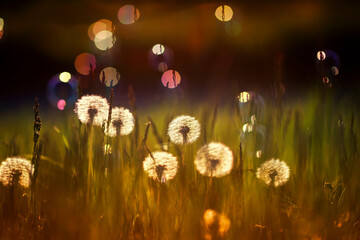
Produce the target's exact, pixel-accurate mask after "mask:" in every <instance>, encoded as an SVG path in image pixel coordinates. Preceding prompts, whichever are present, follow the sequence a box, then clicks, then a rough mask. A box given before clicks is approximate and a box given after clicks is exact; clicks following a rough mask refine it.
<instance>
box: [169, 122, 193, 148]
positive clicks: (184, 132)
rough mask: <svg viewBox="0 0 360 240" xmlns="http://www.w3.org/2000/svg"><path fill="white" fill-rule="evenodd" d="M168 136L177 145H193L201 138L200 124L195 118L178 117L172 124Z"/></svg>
mask: <svg viewBox="0 0 360 240" xmlns="http://www.w3.org/2000/svg"><path fill="white" fill-rule="evenodd" d="M168 135H169V137H170V141H171V142H173V143H175V144H188V143H193V142H195V141H196V140H197V139H198V138H199V136H200V123H199V121H198V120H196V119H195V118H194V117H190V116H186V115H181V116H178V117H176V118H174V119H173V120H172V121H171V122H170V124H169V128H168Z"/></svg>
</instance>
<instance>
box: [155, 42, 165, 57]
mask: <svg viewBox="0 0 360 240" xmlns="http://www.w3.org/2000/svg"><path fill="white" fill-rule="evenodd" d="M152 52H153V53H154V54H155V55H161V54H163V53H164V52H165V47H164V45H162V44H155V45H154V46H153V48H152Z"/></svg>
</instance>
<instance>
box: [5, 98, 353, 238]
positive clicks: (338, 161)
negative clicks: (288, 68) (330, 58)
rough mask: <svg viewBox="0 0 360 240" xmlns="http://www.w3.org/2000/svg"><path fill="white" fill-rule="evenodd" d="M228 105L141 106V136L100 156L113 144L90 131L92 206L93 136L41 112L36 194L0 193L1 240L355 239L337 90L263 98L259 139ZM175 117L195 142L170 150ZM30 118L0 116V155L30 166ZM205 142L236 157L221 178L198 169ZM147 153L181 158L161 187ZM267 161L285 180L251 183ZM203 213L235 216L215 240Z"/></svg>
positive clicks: (347, 139)
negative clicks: (286, 170)
mask: <svg viewBox="0 0 360 240" xmlns="http://www.w3.org/2000/svg"><path fill="white" fill-rule="evenodd" d="M234 99H235V97H234ZM234 101H235V100H233V99H227V100H225V101H223V102H218V103H217V104H195V105H194V104H190V103H184V102H182V103H178V104H175V105H171V106H170V105H169V104H168V101H166V103H165V102H164V103H163V104H159V105H157V106H153V107H151V109H137V111H136V118H137V124H136V126H135V128H136V129H135V130H134V131H133V132H132V133H131V134H130V135H128V136H121V137H117V138H111V139H110V141H109V144H110V145H111V148H112V149H111V150H112V151H111V153H110V154H109V155H108V156H106V158H105V156H104V151H103V146H104V144H105V143H106V142H107V141H108V140H107V139H106V137H104V134H103V133H102V129H101V128H100V127H94V128H93V133H92V134H93V141H92V142H93V148H92V155H93V166H92V167H93V175H92V177H91V183H90V192H89V201H88V202H87V200H86V198H87V197H86V196H87V177H88V149H89V146H88V144H89V140H88V137H89V130H90V129H89V127H88V126H86V125H84V124H81V123H80V122H79V121H78V120H77V119H76V115H75V114H74V113H73V112H71V111H69V112H65V113H63V116H62V117H61V119H51V117H49V116H47V115H46V114H44V115H43V116H42V120H43V125H42V129H41V133H40V139H41V140H42V142H43V146H42V153H41V157H40V162H39V169H38V177H37V181H36V188H33V191H30V189H22V188H21V187H20V186H18V185H14V186H12V187H4V186H2V185H1V186H0V204H1V206H2V207H1V212H0V216H1V221H0V236H1V237H0V239H201V238H206V239H209V236H210V237H212V239H221V238H224V239H359V237H360V225H359V220H360V205H359V204H358V203H359V200H360V199H359V196H360V180H359V173H360V166H359V160H360V159H359V152H358V148H359V144H358V141H357V138H358V135H359V125H358V124H359V118H358V115H357V114H358V112H357V111H356V109H357V107H356V106H353V105H352V104H353V103H352V102H351V101H350V100H349V99H344V100H343V101H335V98H334V96H333V95H332V93H326V94H321V93H317V94H309V96H308V97H306V98H304V99H302V100H301V101H300V100H299V101H298V102H296V101H292V102H282V103H281V105H279V104H280V103H279V102H276V101H274V100H272V99H267V100H266V109H264V111H265V112H264V118H263V119H262V120H260V119H258V124H261V125H263V126H264V127H265V128H266V132H265V135H264V136H265V138H264V139H263V138H262V135H261V134H258V133H257V132H251V133H249V134H247V136H246V137H245V138H243V139H241V138H240V132H241V131H242V126H243V124H245V123H246V122H249V118H247V117H246V114H247V113H246V111H247V110H246V109H244V108H241V109H238V106H237V103H235V104H234ZM280 106H281V108H280ZM130 110H131V109H130ZM239 110H240V111H239ZM253 110H254V107H252V108H250V111H253ZM180 114H188V115H191V116H194V117H195V118H197V119H198V120H199V121H200V124H201V126H202V132H201V135H200V138H199V139H198V140H197V141H196V142H195V143H194V144H189V145H186V146H184V147H182V146H180V147H179V146H177V145H174V144H172V143H170V141H169V138H168V136H167V134H166V130H167V125H168V123H169V122H170V121H171V119H172V118H174V117H175V116H177V115H180ZM40 115H41V109H40ZM31 116H32V114H31V112H30V111H28V110H26V111H22V112H20V113H17V114H15V115H14V116H7V117H4V118H3V119H2V120H1V126H2V128H1V129H0V136H1V138H0V141H1V148H0V156H1V159H3V160H4V159H5V158H6V157H8V156H14V155H20V156H24V157H27V158H28V159H31V157H32V148H33V145H32V138H33V133H32V132H31V123H32V120H31ZM149 119H150V120H151V123H152V124H151V126H150V129H148V132H147V138H146V146H145V145H144V144H142V141H143V139H144V136H145V130H146V127H147V125H146V123H148V121H149ZM342 122H343V124H342ZM240 140H241V152H240V147H239V146H240ZM211 141H219V142H223V143H224V144H225V145H227V146H228V147H229V148H230V149H231V150H232V151H233V153H234V168H233V170H232V171H231V173H230V174H229V175H227V176H224V177H222V178H214V179H211V178H209V177H205V176H202V175H200V174H199V173H198V172H197V171H196V169H195V166H194V162H193V161H194V156H195V154H196V151H197V150H198V149H199V148H200V147H201V146H202V145H204V144H205V143H209V142H211ZM146 147H148V150H149V151H151V152H153V151H163V150H168V151H169V152H170V153H172V154H173V155H174V156H177V158H178V160H179V162H180V161H181V159H182V158H183V162H184V165H183V166H182V167H180V168H179V170H178V173H177V175H176V176H175V178H174V179H172V180H170V181H168V182H166V183H165V184H164V183H160V182H157V181H154V180H153V179H151V178H149V177H148V176H147V175H146V173H145V172H144V171H143V169H142V161H143V160H144V158H145V157H146V156H147V155H148V151H147V149H146ZM260 148H263V151H262V155H261V158H257V157H256V151H257V150H258V149H260ZM270 158H279V159H281V160H283V161H285V162H286V163H287V164H288V165H289V167H290V171H291V173H290V179H289V181H288V182H287V183H286V184H285V185H284V186H281V187H279V188H274V187H269V186H266V185H265V184H264V183H263V182H261V181H259V179H257V178H256V176H255V170H256V168H257V167H259V166H260V165H261V163H263V162H264V161H266V160H268V159H270ZM104 167H105V168H106V170H104ZM105 171H106V173H105ZM31 199H35V202H34V203H33V204H34V205H33V206H32V204H31ZM207 209H213V210H215V211H216V212H218V213H219V214H223V215H219V216H226V217H227V218H228V219H229V220H230V223H231V225H230V228H229V231H228V232H227V233H225V234H220V233H219V230H218V229H219V227H220V226H221V224H222V223H221V220H220V217H219V218H218V222H216V224H215V225H213V226H212V228H211V229H210V228H209V227H208V226H207V225H206V224H207V223H206V222H204V217H203V214H204V212H205V211H206V210H207ZM224 219H226V218H225V217H224ZM224 221H225V220H224ZM210 230H211V231H210Z"/></svg>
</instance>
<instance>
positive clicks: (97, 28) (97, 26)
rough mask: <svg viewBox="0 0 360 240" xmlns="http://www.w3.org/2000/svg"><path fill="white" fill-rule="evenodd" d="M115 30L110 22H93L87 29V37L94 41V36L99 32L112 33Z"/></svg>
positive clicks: (106, 20)
mask: <svg viewBox="0 0 360 240" xmlns="http://www.w3.org/2000/svg"><path fill="white" fill-rule="evenodd" d="M114 30H115V27H114V25H113V23H112V21H110V20H108V19H100V20H99V21H97V22H94V23H93V24H91V25H90V27H89V28H88V36H89V38H90V39H91V40H92V41H94V40H95V36H96V34H98V33H99V32H101V31H109V32H113V31H114Z"/></svg>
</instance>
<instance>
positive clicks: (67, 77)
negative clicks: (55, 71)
mask: <svg viewBox="0 0 360 240" xmlns="http://www.w3.org/2000/svg"><path fill="white" fill-rule="evenodd" d="M70 78H71V74H70V73H68V72H62V73H60V75H59V79H60V81H62V82H64V83H67V82H69V81H70Z"/></svg>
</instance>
